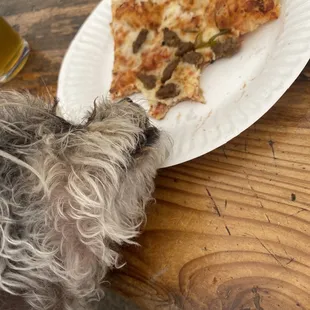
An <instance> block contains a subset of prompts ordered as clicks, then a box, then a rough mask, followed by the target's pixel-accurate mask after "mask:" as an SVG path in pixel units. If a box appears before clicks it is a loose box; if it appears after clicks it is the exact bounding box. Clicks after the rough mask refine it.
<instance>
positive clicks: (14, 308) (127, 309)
mask: <svg viewBox="0 0 310 310" xmlns="http://www.w3.org/2000/svg"><path fill="white" fill-rule="evenodd" d="M0 309H1V310H29V307H28V306H27V305H26V304H25V302H24V301H23V299H22V298H20V297H17V296H12V295H9V294H7V293H4V292H1V291H0ZM98 310H141V309H140V308H138V307H137V306H135V305H134V304H133V303H132V302H131V301H130V300H128V299H125V298H124V297H122V296H120V295H119V294H117V293H115V292H113V291H111V290H107V291H106V296H105V298H104V299H103V300H102V301H101V302H100V304H99V307H98Z"/></svg>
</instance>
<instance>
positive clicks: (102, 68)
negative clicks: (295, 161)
mask: <svg viewBox="0 0 310 310" xmlns="http://www.w3.org/2000/svg"><path fill="white" fill-rule="evenodd" d="M281 3H282V11H281V17H280V19H279V20H277V21H275V22H271V23H269V24H267V25H265V26H263V27H261V28H260V29H259V30H258V31H256V32H255V33H252V34H250V35H248V36H247V37H246V38H245V40H244V43H243V47H242V50H241V51H240V52H239V53H238V54H237V55H235V56H234V57H232V58H230V59H222V60H219V61H217V62H215V63H214V64H212V65H211V66H209V67H208V68H206V69H205V70H204V72H203V75H202V79H201V86H202V89H203V91H204V94H205V97H206V100H207V104H205V105H204V104H200V103H190V102H184V103H181V104H179V105H177V106H176V107H174V108H172V109H171V110H170V111H169V113H168V114H167V116H166V118H165V119H164V120H162V121H156V120H154V123H155V124H156V125H157V126H158V127H159V128H161V129H163V130H165V131H166V132H168V133H169V134H170V136H171V137H172V139H173V141H174V144H173V149H172V151H171V154H170V157H169V158H168V159H167V160H166V162H165V164H164V167H167V166H171V165H175V164H179V163H182V162H184V161H187V160H190V159H193V158H195V157H198V156H200V155H203V154H205V153H207V152H209V151H211V150H213V149H215V148H217V147H219V146H221V145H222V144H224V143H226V142H227V141H229V140H230V139H232V138H234V137H235V136H236V135H238V134H239V133H240V132H242V131H243V130H245V129H246V128H248V127H249V126H250V125H252V124H253V123H254V122H255V121H256V120H258V119H259V118H260V117H261V116H262V115H263V114H264V113H266V112H267V111H268V110H269V109H270V108H271V107H272V106H273V105H274V103H275V102H276V101H277V100H278V99H279V98H280V97H281V96H282V95H283V93H284V92H285V91H286V90H287V89H288V87H289V86H290V85H291V84H292V83H293V81H294V80H295V79H296V78H297V76H298V75H299V73H300V72H301V71H302V69H303V68H304V66H305V65H306V63H307V61H308V60H309V57H310V0H286V1H282V2H281ZM110 22H111V2H110V0H104V1H102V2H101V3H100V4H99V5H98V6H97V8H96V9H95V10H94V11H93V13H92V14H91V15H90V16H89V18H88V19H87V20H86V22H85V23H84V25H83V26H82V27H81V29H80V30H79V32H78V34H77V35H76V37H75V39H74V40H73V41H72V43H71V45H70V48H69V50H68V52H67V54H66V56H65V58H64V61H63V64H62V67H61V71H60V75H59V85H58V97H59V99H60V109H61V111H62V114H63V115H64V117H66V118H67V119H68V120H70V121H72V122H80V121H81V120H82V119H83V118H84V117H85V114H86V113H87V111H89V110H90V109H91V108H92V106H93V101H94V99H95V98H96V97H98V96H107V94H108V91H109V88H110V83H111V79H112V67H113V54H114V53H113V39H112V36H111V32H110V25H109V24H110ZM138 97H139V96H138ZM140 101H141V100H139V102H140ZM147 106H148V105H147V104H146V105H145V107H146V108H147Z"/></svg>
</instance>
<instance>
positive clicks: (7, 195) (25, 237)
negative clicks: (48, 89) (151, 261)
mask: <svg viewBox="0 0 310 310" xmlns="http://www.w3.org/2000/svg"><path fill="white" fill-rule="evenodd" d="M57 110H58V109H57V102H56V103H55V104H48V103H46V102H45V101H44V100H42V99H40V98H36V97H33V96H31V95H30V94H21V93H16V92H2V93H0V161H1V166H0V289H1V290H3V291H5V292H7V293H9V294H13V295H18V296H22V297H23V298H24V299H25V300H26V302H27V303H28V304H29V305H30V307H31V308H32V309H34V310H42V309H44V310H49V309H60V310H62V309H65V310H80V309H87V310H89V309H94V308H95V307H96V305H97V301H99V299H100V298H102V297H103V295H104V292H103V290H102V288H101V285H100V284H101V283H102V281H103V280H104V278H105V276H106V274H107V272H108V270H109V269H112V268H115V267H116V268H117V267H119V266H120V260H119V257H120V255H119V253H118V251H117V248H118V247H119V246H120V245H123V244H126V243H127V244H128V243H129V244H130V243H133V242H134V241H133V238H135V237H136V236H137V235H138V233H139V227H140V225H141V224H142V223H143V222H144V220H145V212H144V211H145V207H146V206H147V205H148V203H149V202H150V200H151V199H152V198H151V195H152V192H153V190H154V181H153V180H154V177H155V175H156V170H157V169H158V168H159V167H160V165H161V163H162V161H163V160H164V158H165V156H166V150H167V148H166V146H164V145H165V143H163V138H162V134H161V132H160V131H159V130H158V129H157V128H155V127H154V126H153V125H152V124H151V123H150V121H149V118H148V117H147V115H146V113H145V112H144V110H143V109H142V108H140V107H139V106H138V105H137V104H134V103H133V102H132V101H131V100H130V99H129V98H127V99H124V100H121V101H120V102H117V103H113V104H110V103H104V102H103V103H96V104H95V107H94V110H93V112H92V113H91V114H90V115H89V117H88V118H87V120H85V121H84V122H82V123H81V124H80V125H74V124H70V123H69V122H67V121H66V120H65V119H63V118H62V117H60V116H59V115H58V114H57V113H56V111H57Z"/></svg>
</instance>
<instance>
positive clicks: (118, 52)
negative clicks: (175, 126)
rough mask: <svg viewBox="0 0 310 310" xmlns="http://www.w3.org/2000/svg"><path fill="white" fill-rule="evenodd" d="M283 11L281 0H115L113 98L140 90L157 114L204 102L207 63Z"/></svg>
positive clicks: (230, 51) (224, 54)
mask: <svg viewBox="0 0 310 310" xmlns="http://www.w3.org/2000/svg"><path fill="white" fill-rule="evenodd" d="M279 10H280V5H279V3H278V0H209V1H206V0H181V1H176V0H157V1H156V0H114V1H112V16H113V20H112V23H111V29H112V34H113V37H114V54H115V56H114V68H113V80H112V85H111V89H110V93H111V95H112V98H113V99H115V100H117V99H120V98H122V97H126V96H129V95H131V94H133V93H135V92H141V93H143V94H144V96H145V97H146V98H147V100H148V102H149V104H150V111H149V114H150V115H151V116H153V117H155V118H156V119H162V118H163V117H164V116H165V115H166V113H167V112H168V110H169V109H170V108H171V107H173V106H174V105H176V104H177V103H179V102H181V101H184V100H193V101H198V102H202V103H204V102H205V99H204V96H203V93H202V90H201V88H200V75H201V71H202V70H203V68H205V67H206V66H207V65H208V64H210V63H212V62H213V61H215V60H216V59H219V58H222V57H227V56H230V55H233V54H234V53H235V52H237V51H238V49H239V47H240V44H241V39H242V36H243V35H244V34H246V33H248V32H251V31H254V30H255V29H256V28H257V27H259V26H260V25H262V24H265V23H266V22H268V21H270V20H274V19H276V18H278V16H279Z"/></svg>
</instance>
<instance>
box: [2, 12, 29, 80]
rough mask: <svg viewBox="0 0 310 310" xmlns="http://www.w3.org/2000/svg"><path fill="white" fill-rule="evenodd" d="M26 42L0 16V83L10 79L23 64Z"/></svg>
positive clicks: (24, 61)
mask: <svg viewBox="0 0 310 310" xmlns="http://www.w3.org/2000/svg"><path fill="white" fill-rule="evenodd" d="M29 51H30V49H29V45H28V43H27V42H26V41H25V40H24V39H23V38H22V37H21V36H20V35H19V34H18V33H17V32H16V31H15V30H14V29H13V28H12V27H11V26H10V25H9V24H8V23H7V22H6V21H5V19H4V18H3V17H1V16H0V83H5V82H7V81H9V80H11V79H12V78H13V77H14V76H15V75H16V74H17V73H18V72H19V71H20V70H21V69H22V68H23V66H24V65H25V63H26V61H27V58H28V55H29Z"/></svg>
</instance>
